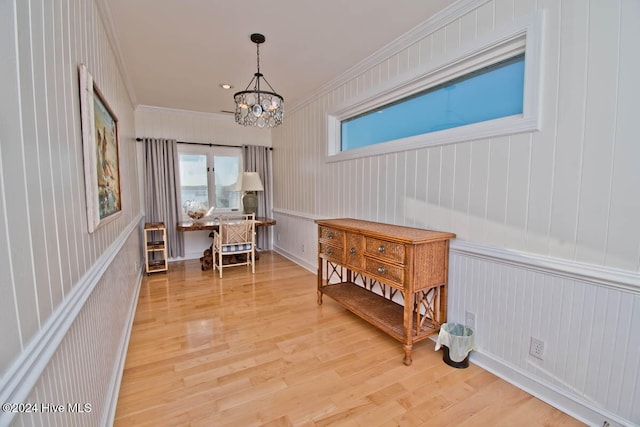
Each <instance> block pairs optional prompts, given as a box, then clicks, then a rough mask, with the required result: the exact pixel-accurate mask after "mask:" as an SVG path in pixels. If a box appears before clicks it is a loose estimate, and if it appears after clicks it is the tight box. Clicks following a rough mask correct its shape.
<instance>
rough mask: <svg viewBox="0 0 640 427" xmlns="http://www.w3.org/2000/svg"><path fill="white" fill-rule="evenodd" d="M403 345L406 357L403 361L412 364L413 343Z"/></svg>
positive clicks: (408, 364)
mask: <svg viewBox="0 0 640 427" xmlns="http://www.w3.org/2000/svg"><path fill="white" fill-rule="evenodd" d="M402 347H404V359H402V363H404V364H405V365H407V366H410V365H411V362H413V360H412V359H411V350H412V349H413V345H403V346H402Z"/></svg>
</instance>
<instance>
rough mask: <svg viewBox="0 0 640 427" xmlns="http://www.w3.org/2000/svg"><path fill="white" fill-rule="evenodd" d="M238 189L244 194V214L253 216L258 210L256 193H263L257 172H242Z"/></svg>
mask: <svg viewBox="0 0 640 427" xmlns="http://www.w3.org/2000/svg"><path fill="white" fill-rule="evenodd" d="M240 189H241V191H242V192H243V193H244V196H242V207H243V208H244V213H245V214H254V215H255V214H256V212H257V210H258V196H257V195H256V191H264V187H263V186H262V181H261V180H260V175H258V172H243V173H242V184H241V186H240Z"/></svg>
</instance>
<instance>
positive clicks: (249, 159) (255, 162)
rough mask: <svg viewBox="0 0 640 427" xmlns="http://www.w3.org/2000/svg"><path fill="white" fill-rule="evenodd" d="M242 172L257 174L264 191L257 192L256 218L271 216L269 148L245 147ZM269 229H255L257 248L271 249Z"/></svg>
mask: <svg viewBox="0 0 640 427" xmlns="http://www.w3.org/2000/svg"><path fill="white" fill-rule="evenodd" d="M243 149H244V170H245V172H258V175H260V180H261V181H262V186H263V187H264V191H258V211H257V213H256V216H257V217H270V214H271V209H272V206H271V200H272V199H271V191H272V189H271V147H264V146H256V145H245V146H243ZM270 228H271V227H257V228H256V230H258V231H257V236H258V239H257V242H256V244H257V245H258V247H259V248H262V249H271V247H270V241H269V229H270Z"/></svg>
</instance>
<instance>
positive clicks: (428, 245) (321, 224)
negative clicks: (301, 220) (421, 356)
mask: <svg viewBox="0 0 640 427" xmlns="http://www.w3.org/2000/svg"><path fill="white" fill-rule="evenodd" d="M316 223H317V224H318V304H322V296H323V295H327V296H329V297H331V298H332V299H334V300H335V301H336V302H338V303H340V304H341V305H342V306H344V307H345V308H346V309H347V310H349V311H351V312H352V313H354V314H356V315H357V316H359V317H360V318H362V319H364V320H366V321H368V322H369V323H371V324H372V325H374V326H376V327H378V328H379V329H380V330H382V331H384V332H385V333H387V334H388V335H390V336H391V337H393V338H395V339H397V340H398V341H400V342H402V344H403V348H404V352H405V355H404V359H403V362H404V364H405V365H410V364H411V362H412V359H411V352H412V349H413V343H415V342H418V341H421V340H423V339H425V338H427V337H429V336H431V335H433V334H435V333H437V332H438V331H439V330H440V325H442V324H443V323H445V322H446V320H447V277H448V265H449V240H450V239H452V238H454V237H455V234H453V233H445V232H440V231H432V230H424V229H419V228H411V227H402V226H396V225H390V224H383V223H377V222H371V221H362V220H356V219H350V218H342V219H328V220H316Z"/></svg>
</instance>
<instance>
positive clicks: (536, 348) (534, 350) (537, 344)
mask: <svg viewBox="0 0 640 427" xmlns="http://www.w3.org/2000/svg"><path fill="white" fill-rule="evenodd" d="M543 352H544V341H541V340H539V339H537V338H534V337H531V342H530V344H529V354H530V355H531V356H533V357H535V358H536V359H540V360H542V353H543Z"/></svg>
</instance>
